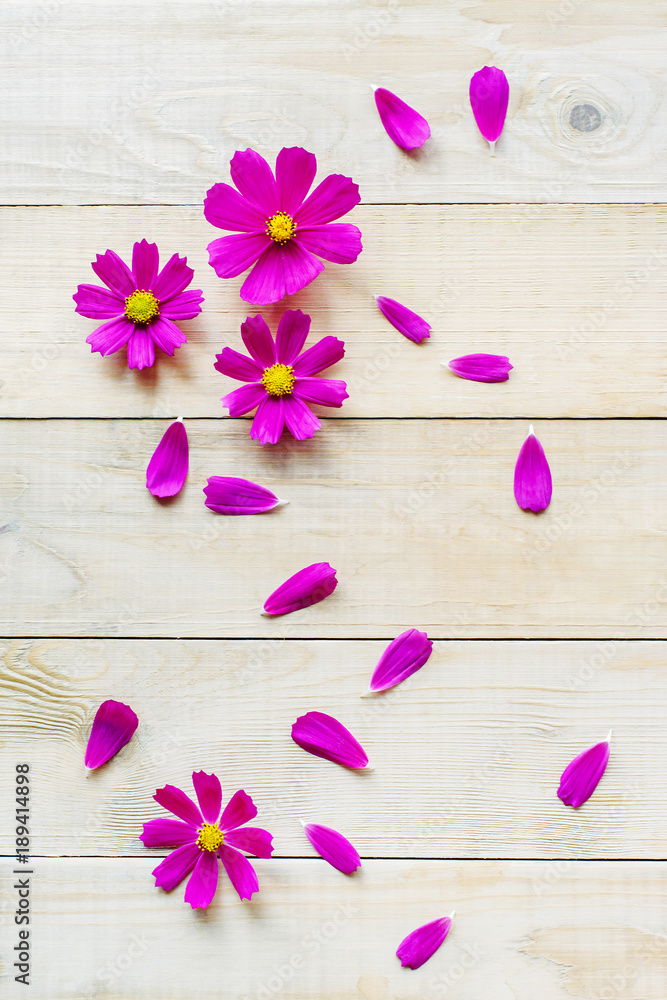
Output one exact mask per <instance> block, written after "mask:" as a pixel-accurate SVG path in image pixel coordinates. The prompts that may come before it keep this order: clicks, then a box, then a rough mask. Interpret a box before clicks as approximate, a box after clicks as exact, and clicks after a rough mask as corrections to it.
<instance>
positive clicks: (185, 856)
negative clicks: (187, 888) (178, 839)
mask: <svg viewBox="0 0 667 1000" xmlns="http://www.w3.org/2000/svg"><path fill="white" fill-rule="evenodd" d="M201 853H202V852H201V851H200V850H199V848H198V847H197V846H196V844H185V845H184V846H183V847H179V848H177V850H175V851H172V852H171V854H169V855H167V857H166V858H165V859H164V861H163V862H162V863H161V864H159V865H158V866H157V868H154V869H153V872H152V874H153V875H155V884H156V886H159V887H160V888H161V889H164V891H165V892H170V891H171V890H172V889H175V888H176V886H177V885H178V884H179V882H182V881H183V879H184V878H185V876H186V875H189V874H190V872H191V871H192V869H193V868H194V866H195V865H196V863H197V860H198V858H199V855H200V854H201Z"/></svg>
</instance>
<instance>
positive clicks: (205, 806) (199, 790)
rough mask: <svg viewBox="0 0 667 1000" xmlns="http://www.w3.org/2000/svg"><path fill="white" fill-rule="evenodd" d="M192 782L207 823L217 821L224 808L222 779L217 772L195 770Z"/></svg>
mask: <svg viewBox="0 0 667 1000" xmlns="http://www.w3.org/2000/svg"><path fill="white" fill-rule="evenodd" d="M192 784H193V785H194V787H195V793H196V795H197V802H198V803H199V808H200V809H201V814H202V816H203V817H204V819H205V820H206V822H207V823H217V822H218V819H219V817H220V810H221V808H222V787H221V785H220V779H219V778H218V777H216V775H215V774H206V772H205V771H194V772H193V774H192Z"/></svg>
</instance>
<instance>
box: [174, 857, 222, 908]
mask: <svg viewBox="0 0 667 1000" xmlns="http://www.w3.org/2000/svg"><path fill="white" fill-rule="evenodd" d="M217 887H218V855H217V853H216V852H215V851H200V852H199V858H198V859H197V864H196V865H195V870H194V871H193V873H192V875H191V876H190V878H189V879H188V884H187V885H186V887H185V896H184V897H183V898H184V901H185V902H186V903H189V904H190V906H191V907H192V909H193V910H195V909H197V908H199V909H202V910H205V909H206V907H207V906H208V905H209V903H210V902H211V901H212V899H213V897H214V896H215V890H216V889H217Z"/></svg>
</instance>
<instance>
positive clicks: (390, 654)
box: [362, 628, 433, 697]
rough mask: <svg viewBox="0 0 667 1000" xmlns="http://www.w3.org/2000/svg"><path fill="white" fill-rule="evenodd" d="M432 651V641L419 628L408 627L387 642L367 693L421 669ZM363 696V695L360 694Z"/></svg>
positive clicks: (389, 686) (378, 689)
mask: <svg viewBox="0 0 667 1000" xmlns="http://www.w3.org/2000/svg"><path fill="white" fill-rule="evenodd" d="M432 651H433V643H432V641H431V640H430V639H429V637H428V636H427V635H426V632H420V631H419V629H416V628H410V629H408V630H407V632H401V634H400V635H398V636H396V638H395V639H394V640H393V641H392V642H390V643H389V645H388V646H387V648H386V649H385V651H384V653H383V654H382V656H381V657H380V659H379V661H378V665H377V667H376V668H375V670H374V671H373V676H372V677H371V682H370V684H369V686H368V692H367V693H368V694H371V693H374V692H376V691H386V690H387V689H388V688H392V687H395V685H396V684H400V683H401V681H404V680H406V679H407V678H408V677H410V676H411V675H412V674H414V673H415V672H416V671H417V670H421V668H422V667H423V666H424V664H425V663H426V661H427V660H428V658H429V656H430V655H431V653H432ZM362 697H363V695H362Z"/></svg>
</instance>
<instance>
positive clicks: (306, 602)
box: [264, 562, 338, 615]
mask: <svg viewBox="0 0 667 1000" xmlns="http://www.w3.org/2000/svg"><path fill="white" fill-rule="evenodd" d="M337 586H338V580H337V579H336V570H335V569H334V568H333V567H332V566H330V565H329V563H327V562H320V563H313V564H312V565H311V566H306V567H305V568H304V569H300V570H299V572H298V573H295V574H294V576H290V577H289V579H288V580H285V582H284V583H281V585H280V586H279V587H278V589H277V590H274V592H273V593H272V594H271V596H270V597H267V599H266V601H265V602H264V611H265V612H266V613H267V614H269V615H287V614H289V613H290V612H291V611H299V610H300V609H301V608H308V607H310V605H311V604H317V603H319V601H323V600H324V599H325V597H329V595H330V594H333V592H334V590H335V589H336V587H337Z"/></svg>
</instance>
